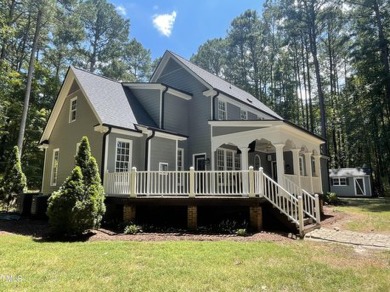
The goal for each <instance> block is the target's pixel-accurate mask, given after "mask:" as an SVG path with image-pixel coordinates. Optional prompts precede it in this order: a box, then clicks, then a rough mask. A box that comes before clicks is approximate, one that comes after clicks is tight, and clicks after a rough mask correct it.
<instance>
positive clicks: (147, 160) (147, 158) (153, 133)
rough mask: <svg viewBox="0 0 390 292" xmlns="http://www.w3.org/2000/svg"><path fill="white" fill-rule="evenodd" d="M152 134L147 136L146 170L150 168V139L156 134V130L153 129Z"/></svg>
mask: <svg viewBox="0 0 390 292" xmlns="http://www.w3.org/2000/svg"><path fill="white" fill-rule="evenodd" d="M151 131H152V134H151V135H150V136H148V137H147V138H146V141H145V170H149V169H148V168H149V167H148V164H149V141H150V140H151V139H152V138H153V137H154V136H155V135H156V131H155V130H153V129H151Z"/></svg>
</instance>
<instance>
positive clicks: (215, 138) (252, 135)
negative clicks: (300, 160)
mask: <svg viewBox="0 0 390 292" xmlns="http://www.w3.org/2000/svg"><path fill="white" fill-rule="evenodd" d="M209 124H210V125H211V126H212V147H213V151H215V150H216V149H217V148H218V147H219V146H220V145H222V144H234V145H236V146H237V147H239V148H241V147H248V145H249V143H251V142H253V141H254V140H260V141H259V142H260V144H266V143H267V141H269V142H270V143H271V144H273V145H276V144H283V145H285V150H287V149H291V148H304V149H306V150H308V151H313V150H315V151H316V152H317V153H320V145H321V144H323V143H324V141H323V140H322V139H320V138H319V137H317V136H315V135H313V134H310V133H308V132H306V131H304V130H301V129H299V128H297V127H295V126H292V125H289V124H287V123H284V122H283V121H211V122H209Z"/></svg>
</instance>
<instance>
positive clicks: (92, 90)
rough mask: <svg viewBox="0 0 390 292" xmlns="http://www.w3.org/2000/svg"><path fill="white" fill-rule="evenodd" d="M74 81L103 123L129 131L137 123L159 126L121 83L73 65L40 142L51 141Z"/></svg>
mask: <svg viewBox="0 0 390 292" xmlns="http://www.w3.org/2000/svg"><path fill="white" fill-rule="evenodd" d="M74 82H76V83H77V84H78V86H79V88H80V90H81V91H82V92H83V94H84V96H85V98H86V100H87V103H88V104H89V106H90V108H91V110H92V111H93V113H94V114H95V117H96V119H97V120H98V123H99V124H101V125H108V126H113V127H117V128H123V129H128V130H137V129H136V127H135V125H136V124H142V125H145V126H151V127H155V126H156V124H155V123H154V122H153V120H152V118H151V117H150V116H149V114H148V113H147V112H146V111H145V109H144V108H143V107H142V105H141V104H140V103H139V101H138V100H137V98H136V97H134V95H133V94H132V93H131V91H130V90H129V89H128V88H127V87H124V86H123V85H122V84H121V83H120V82H117V81H114V80H111V79H108V78H105V77H102V76H98V75H95V74H92V73H90V72H87V71H84V70H82V69H77V68H75V67H72V66H71V67H69V69H68V72H67V73H66V77H65V80H64V83H63V84H62V87H61V90H60V92H59V94H58V97H57V100H56V103H55V105H54V108H53V110H52V113H51V114H50V117H49V120H48V122H47V125H46V127H45V130H44V132H43V134H42V137H41V140H40V143H42V142H43V141H45V140H49V137H50V135H51V132H52V130H53V128H54V125H55V122H56V120H57V118H58V115H59V114H60V111H61V109H62V107H63V105H64V102H65V100H66V97H67V96H68V93H69V90H70V89H71V87H72V85H73V84H74Z"/></svg>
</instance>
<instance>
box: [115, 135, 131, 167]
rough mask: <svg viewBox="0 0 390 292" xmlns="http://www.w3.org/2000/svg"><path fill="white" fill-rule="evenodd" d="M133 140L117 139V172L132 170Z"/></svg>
mask: <svg viewBox="0 0 390 292" xmlns="http://www.w3.org/2000/svg"><path fill="white" fill-rule="evenodd" d="M131 148H132V141H131V140H124V139H117V140H116V157H115V172H126V171H130V168H131V150H132V149H131Z"/></svg>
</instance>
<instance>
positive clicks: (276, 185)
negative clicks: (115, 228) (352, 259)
mask: <svg viewBox="0 0 390 292" xmlns="http://www.w3.org/2000/svg"><path fill="white" fill-rule="evenodd" d="M82 136H88V138H89V140H90V144H91V149H92V154H93V155H94V156H95V158H96V159H97V162H98V164H99V166H100V167H101V174H102V180H103V184H104V187H105V191H106V196H107V198H108V200H107V202H110V200H111V201H113V200H115V199H116V200H117V201H116V203H118V202H120V203H121V204H123V205H124V212H123V214H124V218H125V219H134V217H135V216H136V213H135V211H136V208H137V206H138V205H141V204H144V205H145V204H162V205H163V204H178V205H183V206H186V208H188V212H187V213H188V218H187V219H188V226H189V227H192V228H195V227H196V224H197V208H198V206H201V205H204V204H211V205H215V206H218V205H219V204H222V202H223V204H231V205H233V206H235V205H236V204H237V205H240V206H242V205H245V206H248V207H249V217H250V222H251V224H252V226H253V227H254V228H256V229H261V225H262V212H261V210H262V204H263V202H264V201H266V202H268V203H271V204H272V205H273V206H275V207H276V208H278V210H279V211H280V212H281V213H283V214H284V215H285V216H286V217H287V218H288V219H289V220H291V221H292V222H294V223H295V224H296V225H297V226H298V229H299V230H300V231H301V232H302V230H303V225H302V224H303V223H302V222H303V220H304V217H311V218H312V220H314V221H316V222H317V223H319V212H318V205H319V203H318V198H317V197H316V196H315V195H314V194H318V193H323V192H324V191H325V190H326V186H327V167H326V163H325V161H326V160H325V159H324V157H323V156H321V150H320V149H321V148H320V147H321V145H322V144H323V143H324V140H323V139H321V138H320V137H318V136H316V135H314V134H312V133H309V132H308V131H306V130H304V129H302V128H300V127H298V126H296V125H294V124H292V123H290V122H288V121H286V120H284V119H283V118H282V117H280V116H279V115H278V114H277V113H275V112H274V111H272V110H271V109H270V108H268V107H267V106H265V105H264V104H263V103H261V102H260V101H259V100H257V99H256V98H255V97H253V96H252V95H251V94H249V93H247V92H245V91H243V90H241V89H239V88H238V87H236V86H234V85H233V84H231V83H229V82H226V81H225V80H223V79H221V78H219V77H217V76H215V75H213V74H211V73H209V72H207V71H206V70H203V69H201V68H200V67H198V66H196V65H194V64H192V63H191V62H189V61H187V60H185V59H183V58H181V57H180V56H178V55H176V54H174V53H172V52H169V51H167V52H166V53H165V54H164V56H163V58H162V60H161V62H160V64H159V65H158V67H157V69H156V70H155V72H154V74H153V76H152V78H151V80H150V82H149V83H128V82H117V81H113V80H110V79H107V78H104V77H101V76H97V75H94V74H91V73H89V72H86V71H83V70H80V69H76V68H74V67H71V68H69V70H68V73H67V75H66V77H65V80H64V82H63V85H62V88H61V90H60V92H59V95H58V98H57V101H56V103H55V105H54V108H53V110H52V113H51V116H50V118H49V121H48V123H47V126H46V128H45V130H44V133H43V135H42V138H41V141H40V144H41V147H42V148H44V149H45V162H44V175H43V182H42V192H43V193H44V194H50V193H51V192H53V191H55V190H57V189H58V188H59V186H60V185H61V184H62V182H63V181H64V180H65V178H66V177H67V176H68V175H69V174H70V172H71V170H72V168H73V167H74V156H75V154H76V151H77V146H78V144H77V143H78V142H79V141H80V139H81V137H82ZM297 210H300V211H299V212H298V211H297ZM299 214H301V216H299ZM301 217H302V218H301Z"/></svg>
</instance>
